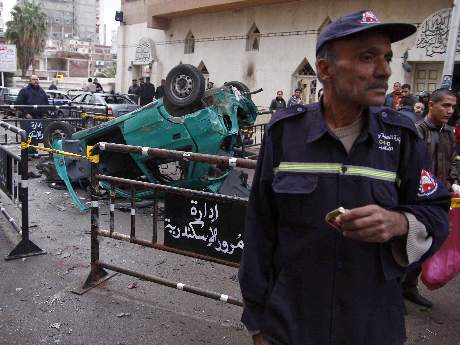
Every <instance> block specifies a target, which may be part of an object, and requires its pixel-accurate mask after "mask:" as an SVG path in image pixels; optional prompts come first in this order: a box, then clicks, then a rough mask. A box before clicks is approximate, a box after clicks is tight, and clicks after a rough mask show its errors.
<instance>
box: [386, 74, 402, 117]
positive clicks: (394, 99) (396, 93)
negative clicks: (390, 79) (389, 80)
mask: <svg viewBox="0 0 460 345" xmlns="http://www.w3.org/2000/svg"><path fill="white" fill-rule="evenodd" d="M400 99H401V83H400V82H399V81H397V82H396V83H394V84H393V92H391V93H389V94H388V95H387V96H386V97H385V103H384V104H385V106H386V107H390V108H392V109H394V110H398V109H399V101H400Z"/></svg>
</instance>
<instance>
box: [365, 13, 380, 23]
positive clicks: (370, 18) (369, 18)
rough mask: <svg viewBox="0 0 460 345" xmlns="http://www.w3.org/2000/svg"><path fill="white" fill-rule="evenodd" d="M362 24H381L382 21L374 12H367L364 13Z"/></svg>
mask: <svg viewBox="0 0 460 345" xmlns="http://www.w3.org/2000/svg"><path fill="white" fill-rule="evenodd" d="M360 23H361V24H376V23H380V20H379V19H378V18H377V17H376V16H375V14H374V12H372V11H366V12H363V16H362V18H361V21H360Z"/></svg>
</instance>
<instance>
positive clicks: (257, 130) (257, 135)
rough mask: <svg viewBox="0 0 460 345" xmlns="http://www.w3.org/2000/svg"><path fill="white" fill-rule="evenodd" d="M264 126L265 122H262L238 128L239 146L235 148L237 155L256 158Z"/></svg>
mask: <svg viewBox="0 0 460 345" xmlns="http://www.w3.org/2000/svg"><path fill="white" fill-rule="evenodd" d="M266 126H267V124H266V123H263V124H259V125H253V126H247V127H241V128H240V139H241V147H240V148H239V150H236V151H237V153H238V156H240V157H245V158H251V159H255V158H257V156H258V151H259V149H260V146H261V145H262V140H263V138H264V134H265V127H266Z"/></svg>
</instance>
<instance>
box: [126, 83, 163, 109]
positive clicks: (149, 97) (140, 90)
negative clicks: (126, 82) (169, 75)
mask: <svg viewBox="0 0 460 345" xmlns="http://www.w3.org/2000/svg"><path fill="white" fill-rule="evenodd" d="M165 83H166V80H165V79H161V84H160V85H159V86H158V87H157V88H156V89H155V85H153V84H152V83H151V82H150V77H146V78H145V79H144V78H139V83H138V80H137V79H133V81H132V85H131V86H130V87H129V89H128V94H129V96H130V98H131V99H132V100H133V101H134V102H136V103H137V104H139V105H141V106H144V105H146V104H148V103H150V102H152V101H153V100H154V99H160V98H163V96H164V85H165Z"/></svg>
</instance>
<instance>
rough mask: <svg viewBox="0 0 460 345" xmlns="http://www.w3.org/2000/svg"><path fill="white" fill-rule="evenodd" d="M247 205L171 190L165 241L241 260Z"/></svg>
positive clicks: (167, 200)
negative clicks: (178, 193)
mask: <svg viewBox="0 0 460 345" xmlns="http://www.w3.org/2000/svg"><path fill="white" fill-rule="evenodd" d="M245 214H246V206H244V205H241V204H235V203H229V202H226V201H224V200H222V201H220V200H219V201H218V200H209V199H204V198H201V197H189V196H182V195H181V196H179V195H173V194H169V195H166V197H165V216H164V243H165V245H166V246H169V247H173V248H177V249H182V250H187V251H190V252H193V253H196V254H202V255H206V256H210V257H213V258H217V259H223V260H226V261H231V262H235V263H239V262H240V259H241V254H242V252H243V247H244V243H243V237H242V231H243V228H244V220H245Z"/></svg>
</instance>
